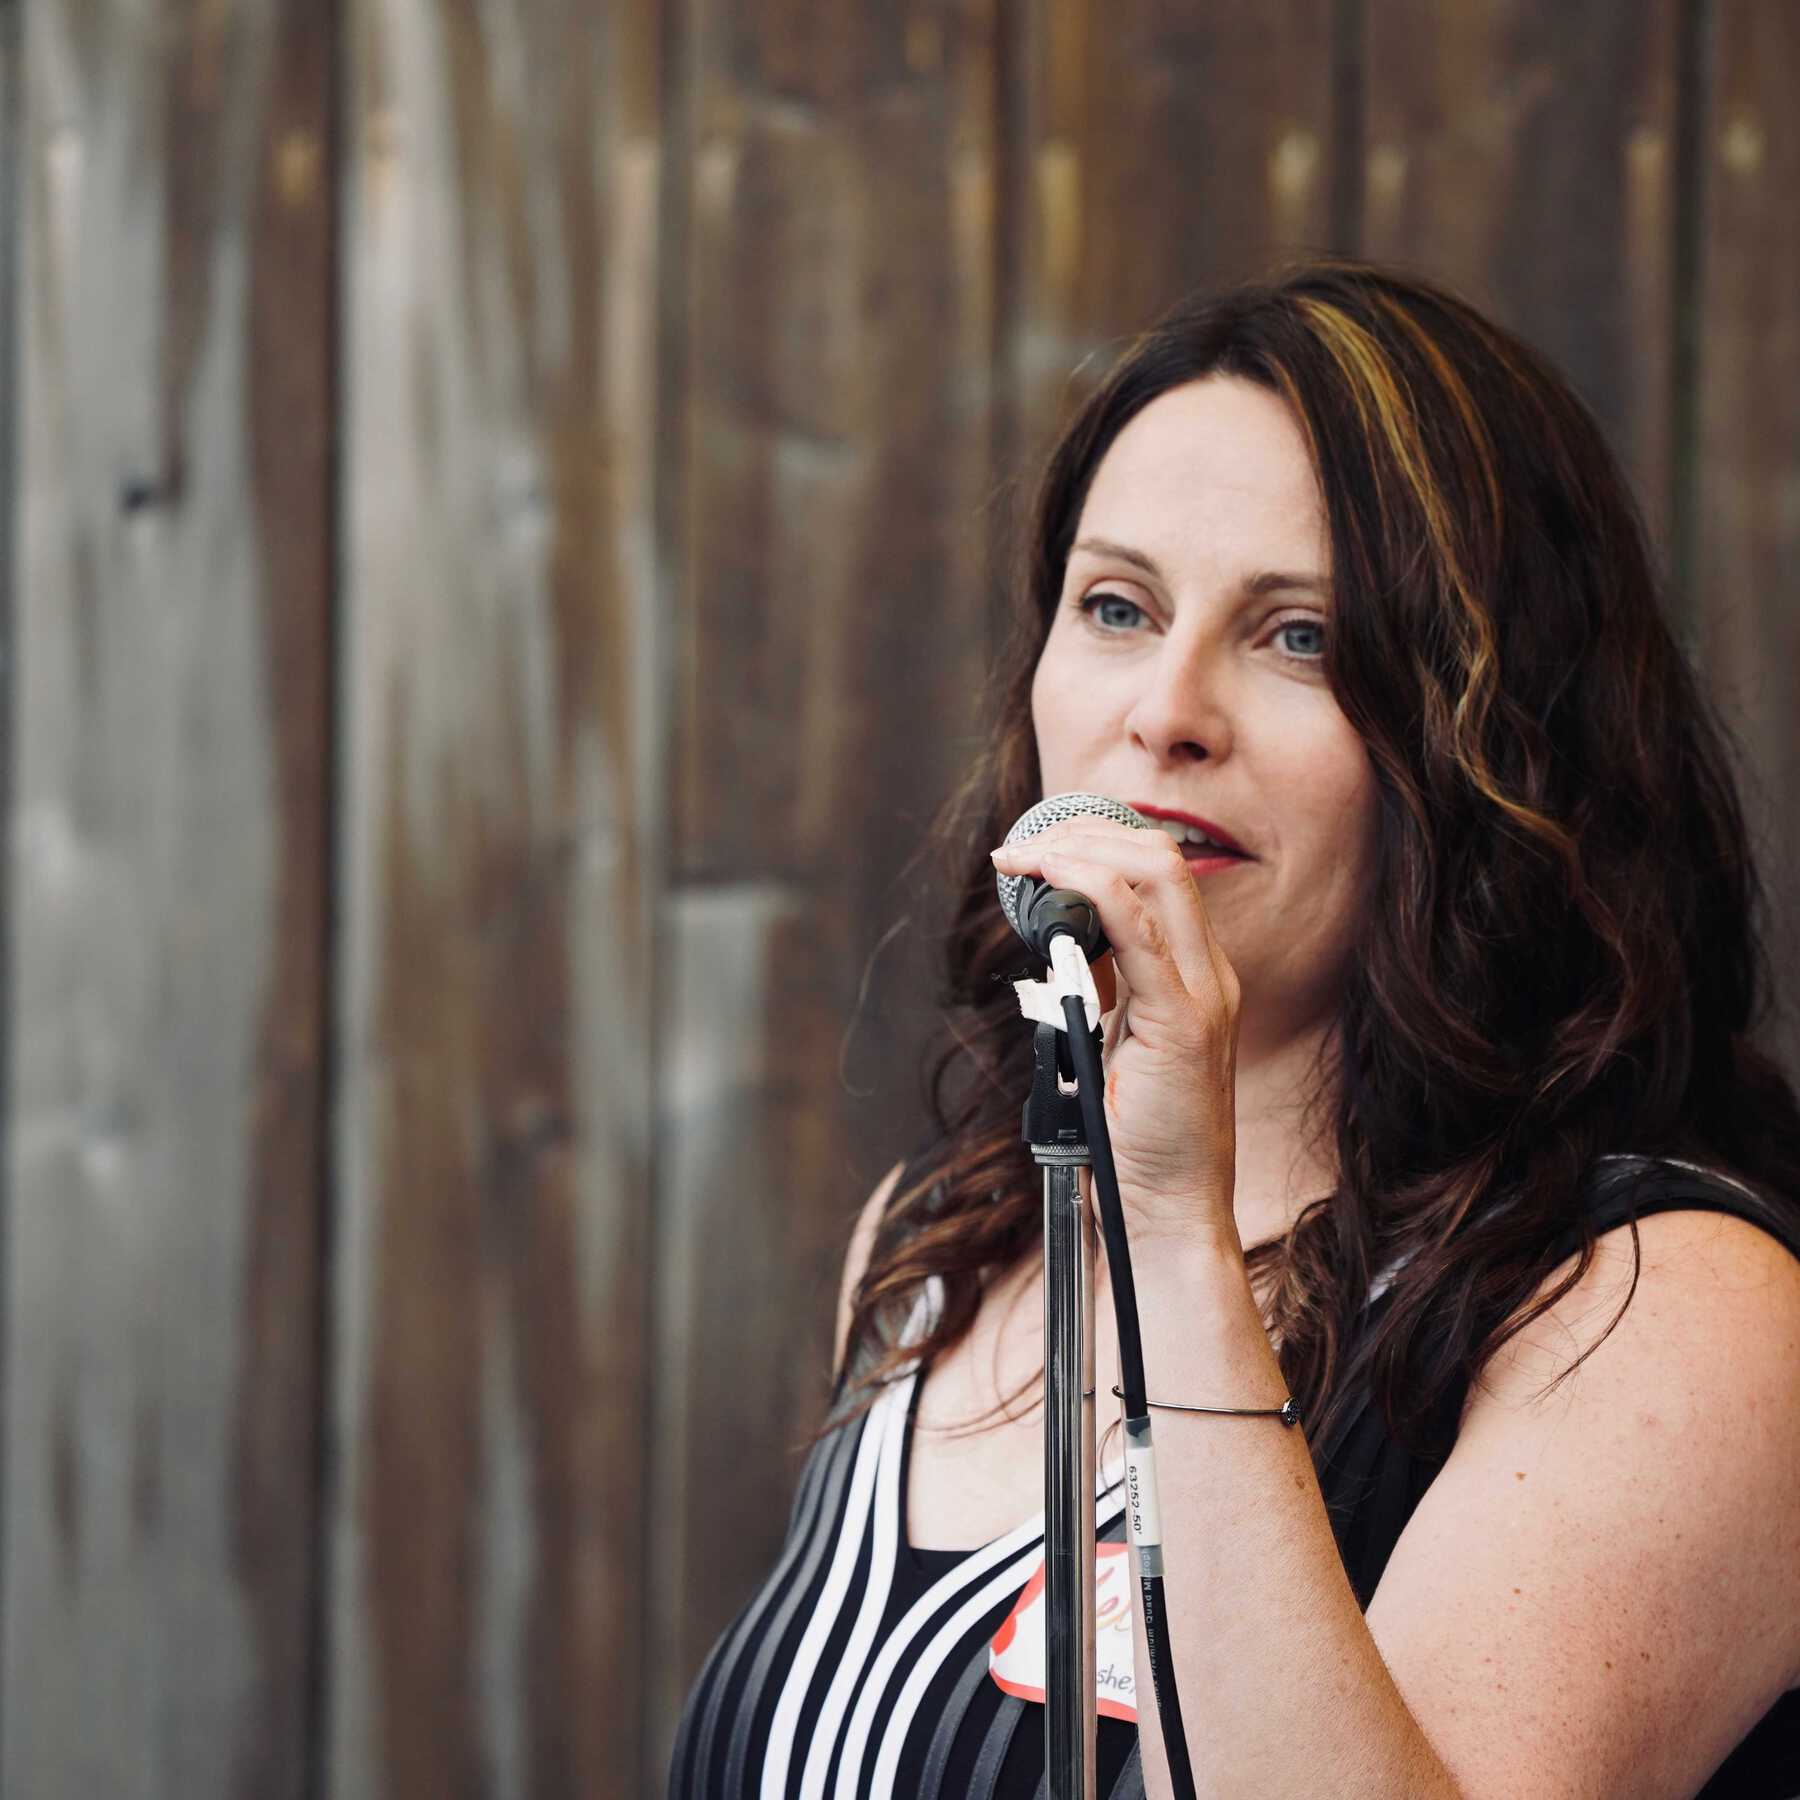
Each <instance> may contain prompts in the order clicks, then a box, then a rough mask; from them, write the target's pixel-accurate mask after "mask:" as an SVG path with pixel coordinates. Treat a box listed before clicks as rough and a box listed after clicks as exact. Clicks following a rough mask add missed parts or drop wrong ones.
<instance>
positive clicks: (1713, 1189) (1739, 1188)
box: [1556, 1156, 1800, 1261]
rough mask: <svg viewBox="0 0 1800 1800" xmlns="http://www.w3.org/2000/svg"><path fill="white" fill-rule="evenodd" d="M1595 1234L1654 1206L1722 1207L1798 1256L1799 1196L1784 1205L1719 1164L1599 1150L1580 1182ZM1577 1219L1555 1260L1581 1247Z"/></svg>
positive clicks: (1709, 1209) (1710, 1209)
mask: <svg viewBox="0 0 1800 1800" xmlns="http://www.w3.org/2000/svg"><path fill="white" fill-rule="evenodd" d="M1582 1196H1583V1201H1584V1218H1585V1222H1586V1224H1587V1225H1588V1226H1589V1227H1590V1228H1591V1229H1592V1231H1593V1232H1594V1234H1595V1235H1596V1236H1599V1235H1600V1234H1601V1233H1603V1232H1607V1231H1613V1230H1616V1229H1617V1228H1618V1227H1620V1226H1622V1225H1626V1224H1628V1223H1630V1222H1631V1221H1632V1220H1634V1219H1644V1218H1648V1217H1649V1216H1650V1215H1651V1214H1652V1213H1659V1212H1721V1213H1731V1214H1734V1215H1735V1216H1736V1217H1738V1218H1740V1219H1748V1220H1749V1221H1750V1222H1751V1223H1752V1224H1753V1225H1757V1226H1760V1227H1761V1228H1762V1229H1763V1230H1764V1231H1766V1232H1768V1233H1769V1235H1770V1236H1771V1237H1773V1238H1775V1239H1776V1240H1777V1241H1778V1242H1779V1243H1781V1244H1783V1245H1785V1246H1786V1247H1787V1248H1788V1249H1789V1250H1790V1251H1792V1252H1793V1254H1794V1255H1795V1256H1797V1257H1800V1200H1797V1201H1794V1202H1790V1203H1789V1204H1787V1205H1783V1204H1781V1203H1780V1202H1778V1201H1777V1200H1776V1199H1775V1198H1774V1197H1773V1196H1771V1195H1770V1194H1768V1193H1765V1192H1763V1191H1762V1190H1760V1189H1758V1188H1755V1187H1752V1186H1750V1185H1749V1184H1748V1183H1746V1182H1744V1181H1742V1180H1741V1179H1740V1178H1738V1177H1737V1176H1735V1175H1730V1174H1727V1173H1726V1172H1725V1171H1724V1170H1722V1169H1713V1168H1707V1167H1704V1166H1702V1165H1700V1164H1698V1163H1691V1162H1686V1161H1683V1160H1680V1159H1678V1158H1675V1157H1668V1156H1603V1157H1601V1158H1600V1160H1599V1162H1598V1163H1597V1164H1596V1165H1595V1167H1594V1169H1593V1171H1592V1173H1591V1174H1590V1176H1589V1178H1588V1181H1587V1182H1586V1184H1585V1185H1584V1187H1583V1190H1582ZM1582 1223H1583V1221H1582V1220H1576V1221H1574V1222H1572V1223H1571V1224H1570V1225H1569V1227H1568V1228H1567V1229H1566V1230H1565V1231H1564V1232H1563V1234H1562V1236H1561V1237H1560V1238H1559V1239H1558V1241H1557V1244H1556V1249H1557V1253H1558V1260H1559V1261H1560V1260H1565V1259H1567V1258H1568V1257H1571V1256H1573V1255H1575V1254H1576V1252H1577V1251H1578V1250H1579V1249H1580V1248H1581V1239H1582Z"/></svg>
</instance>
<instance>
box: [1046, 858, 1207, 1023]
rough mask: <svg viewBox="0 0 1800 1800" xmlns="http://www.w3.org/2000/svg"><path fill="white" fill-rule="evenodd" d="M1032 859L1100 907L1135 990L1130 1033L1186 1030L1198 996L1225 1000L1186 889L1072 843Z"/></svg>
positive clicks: (1052, 879) (1056, 882) (1121, 968)
mask: <svg viewBox="0 0 1800 1800" xmlns="http://www.w3.org/2000/svg"><path fill="white" fill-rule="evenodd" d="M1036 861H1037V872H1038V873H1040V874H1041V875H1042V876H1043V878H1044V880H1046V881H1048V882H1049V883H1051V885H1052V886H1055V887H1068V888H1073V889H1075V890H1076V892H1078V893H1080V894H1082V895H1084V896H1085V897H1086V898H1087V899H1088V900H1090V901H1091V902H1092V903H1093V905H1094V908H1095V910H1096V911H1097V912H1098V913H1099V915H1100V923H1101V925H1102V926H1103V927H1104V928H1105V931H1106V935H1107V937H1108V938H1109V939H1110V940H1111V943H1112V947H1113V955H1114V958H1115V960H1116V962H1117V964H1118V968H1119V972H1120V973H1121V975H1122V976H1123V977H1124V978H1125V980H1126V981H1128V982H1129V983H1130V988H1131V992H1132V995H1133V996H1134V999H1133V1006H1132V1031H1133V1033H1134V1035H1136V1036H1138V1037H1140V1038H1144V1039H1146V1041H1149V1040H1150V1039H1152V1038H1154V1037H1156V1036H1158V1035H1160V1032H1159V1030H1158V1027H1162V1028H1166V1029H1168V1030H1171V1031H1174V1032H1176V1033H1178V1034H1180V1035H1182V1036H1184V1037H1185V1036H1186V1035H1187V1034H1188V1033H1189V1031H1191V1028H1192V1023H1193V1009H1194V1005H1195V1002H1196V1001H1199V1002H1200V1003H1201V1005H1202V1007H1203V1008H1204V1009H1205V1010H1207V1011H1208V1012H1214V1011H1219V1010H1223V1009H1224V1008H1225V1006H1226V1004H1227V1002H1226V996H1225V990H1224V984H1223V982H1222V981H1221V980H1220V979H1219V976H1218V973H1217V971H1216V969H1215V968H1214V965H1213V962H1212V959H1211V957H1210V956H1209V954H1208V952H1207V948H1206V942H1205V935H1204V933H1203V932H1201V931H1199V930H1197V929H1196V927H1195V924H1194V917H1193V911H1192V908H1193V907H1194V905H1195V901H1194V900H1193V898H1192V897H1191V896H1181V895H1180V894H1179V892H1178V891H1176V890H1174V889H1173V886H1172V884H1171V883H1169V882H1167V881H1166V880H1151V879H1149V878H1148V877H1144V878H1142V880H1143V885H1142V887H1141V888H1140V887H1139V886H1138V885H1137V884H1135V883H1134V882H1133V880H1132V878H1131V876H1130V874H1129V873H1127V872H1125V871H1122V870H1121V869H1119V868H1117V867H1115V866H1111V865H1109V864H1106V863H1102V862H1099V861H1091V860H1089V859H1087V858H1085V857H1082V856H1077V855H1075V854H1074V853H1073V852H1072V851H1070V850H1057V849H1052V850H1051V851H1049V852H1048V853H1047V854H1044V855H1042V856H1040V857H1038V858H1037V859H1036ZM1178 943H1179V945H1180V948H1179V950H1178V947H1177V946H1178Z"/></svg>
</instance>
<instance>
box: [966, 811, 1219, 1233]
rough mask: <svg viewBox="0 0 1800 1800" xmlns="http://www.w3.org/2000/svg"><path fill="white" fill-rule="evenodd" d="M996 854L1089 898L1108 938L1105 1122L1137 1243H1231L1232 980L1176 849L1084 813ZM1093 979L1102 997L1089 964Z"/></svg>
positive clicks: (1009, 867)
mask: <svg viewBox="0 0 1800 1800" xmlns="http://www.w3.org/2000/svg"><path fill="white" fill-rule="evenodd" d="M993 857H994V866H995V868H996V869H998V870H999V871H1000V872H1001V873H1002V874H1006V875H1039V876H1042V877H1043V879H1044V880H1045V881H1047V882H1049V883H1050V884H1051V885H1052V886H1053V887H1067V888H1073V889H1074V890H1075V891H1076V892H1077V893H1079V894H1083V895H1085V896H1086V897H1087V898H1088V899H1089V900H1091V901H1092V902H1093V903H1094V906H1095V908H1096V909H1097V911H1098V912H1099V914H1100V922H1101V924H1102V925H1103V926H1104V927H1105V929H1106V935H1107V937H1108V938H1109V939H1110V940H1111V942H1112V946H1113V961H1114V964H1115V967H1116V972H1117V991H1116V995H1115V998H1114V1003H1113V1005H1112V1006H1111V1008H1110V1009H1109V1010H1108V1012H1107V1013H1106V1014H1105V1016H1104V1020H1103V1025H1104V1029H1105V1040H1104V1041H1105V1055H1106V1122H1107V1128H1108V1130H1109V1131H1110V1132H1111V1134H1112V1148H1113V1160H1114V1162H1115V1163H1116V1164H1117V1165H1118V1171H1119V1197H1120V1200H1121V1201H1122V1202H1123V1204H1124V1207H1125V1211H1126V1214H1127V1216H1128V1219H1129V1221H1130V1226H1131V1232H1132V1237H1133V1240H1134V1241H1136V1240H1137V1239H1138V1238H1140V1237H1141V1236H1149V1237H1164V1238H1174V1239H1188V1238H1192V1237H1194V1236H1196V1235H1214V1236H1216V1235H1217V1234H1218V1233H1220V1232H1223V1233H1224V1234H1225V1240H1226V1241H1227V1242H1236V1234H1237V1224H1236V1220H1235V1217H1234V1215H1233V1212H1232V1199H1233V1185H1234V1180H1233V1178H1234V1173H1235V1168H1236V1155H1237V1029H1238V1000H1239V992H1238V979H1237V974H1236V972H1235V971H1234V970H1233V968H1232V966H1231V964H1230V963H1229V962H1228V961H1226V958H1225V952H1224V951H1223V950H1221V949H1220V948H1219V941H1218V939H1217V938H1216V937H1214V935H1213V928H1212V921H1211V920H1210V919H1209V918H1208V917H1207V915H1206V907H1205V905H1204V904H1203V903H1202V901H1201V898H1200V892H1199V889H1198V888H1197V887H1196V885H1195V883H1194V878H1193V876H1192V875H1190V874H1189V873H1188V867H1187V863H1186V862H1185V861H1184V860H1183V858H1182V854H1181V850H1180V847H1179V846H1178V845H1177V844H1176V843H1175V841H1174V839H1173V838H1171V837H1169V836H1168V834H1167V833H1166V832H1161V831H1144V830H1140V829H1139V828H1137V827H1136V826H1131V825H1120V824H1117V823H1115V822H1114V821H1112V820H1110V819H1095V818H1086V817H1083V818H1075V819H1065V820H1062V821H1060V822H1059V823H1057V824H1055V825H1051V826H1049V827H1048V828H1047V829H1045V830H1044V831H1041V832H1039V833H1038V834H1037V835H1036V836H1035V837H1031V838H1027V839H1025V840H1024V841H1023V842H1021V843H1017V844H1008V845H1003V846H1002V847H1001V848H1000V849H998V850H996V851H994V853H993ZM1096 980H1097V982H1098V985H1099V986H1100V989H1101V993H1102V996H1103V997H1104V995H1105V982H1104V980H1103V979H1101V971H1100V970H1098V969H1097V970H1096Z"/></svg>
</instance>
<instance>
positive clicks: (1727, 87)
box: [1696, 0, 1800, 1081]
mask: <svg viewBox="0 0 1800 1800" xmlns="http://www.w3.org/2000/svg"><path fill="white" fill-rule="evenodd" d="M1714 16H1715V24H1714V31H1715V42H1714V47H1713V56H1712V59H1711V69H1712V76H1713V88H1712V92H1711V94H1710V95H1709V96H1708V104H1707V105H1706V107H1705V108H1704V112H1703V117H1704V119H1705V128H1704V132H1703V136H1702V143H1703V147H1704V162H1703V166H1702V169H1701V171H1700V173H1701V176H1702V178H1703V180H1704V184H1705V185H1704V188H1703V198H1702V208H1701V217H1702V219H1703V220H1704V222H1705V238H1704V251H1703V261H1702V274H1701V296H1702V299H1701V308H1702V310H1701V321H1702V333H1701V340H1700V368H1699V376H1700V406H1699V418H1700V428H1701V438H1700V456H1699V465H1700V483H1701V504H1700V508H1699V520H1700V538H1699V555H1698V557H1697V558H1696V570H1697V579H1698V587H1699V595H1698V598H1699V607H1700V660H1701V664H1702V667H1703V668H1704V670H1705V672H1706V675H1707V678H1708V682H1709V685H1710V686H1711V687H1712V690H1713V692H1714V693H1715V694H1716V696H1717V697H1718V699H1719V701H1720V704H1721V706H1722V707H1723V708H1724V710H1725V713H1726V716H1727V718H1728V719H1729V721H1730V722H1731V724H1732V726H1733V729H1734V730H1735V731H1736V732H1737V733H1738V735H1739V738H1740V740H1741V742H1742V745H1743V749H1744V751H1745V753H1746V756H1747V767H1746V770H1745V775H1746V790H1747V791H1746V799H1747V803H1748V807H1749V812H1750V819H1751V826H1752V830H1753V832H1754V833H1755V836H1756V839H1757V842H1758V846H1759V849H1760V850H1761V853H1762V858H1763V876H1764V880H1765V882H1766V884H1767V888H1768V900H1769V905H1768V920H1769V924H1770V927H1771V932H1772V945H1771V947H1772V950H1773V952H1774V958H1775V964H1776V974H1777V978H1778V982H1779V994H1780V1001H1781V1005H1782V1012H1781V1015H1780V1016H1779V1017H1778V1018H1777V1020H1776V1021H1775V1022H1774V1029H1773V1031H1772V1032H1771V1034H1770V1042H1771V1047H1773V1048H1774V1049H1776V1050H1777V1051H1778V1053H1779V1054H1781V1055H1782V1057H1783V1058H1784V1060H1785V1062H1786V1065H1787V1068H1788V1071H1789V1073H1790V1076H1791V1077H1792V1078H1793V1079H1795V1080H1797V1081H1800V813H1797V812H1796V808H1795V805H1794V796H1795V794H1796V793H1800V504H1797V499H1800V415H1797V414H1796V411H1795V406H1794V396H1795V395H1796V393H1800V231H1797V230H1796V229H1795V225H1794V195H1795V193H1796V192H1800V118H1797V117H1796V114H1795V109H1794V100H1793V96H1794V92H1795V88H1796V84H1797V83H1800V16H1796V14H1795V13H1794V11H1793V10H1792V9H1791V8H1787V7H1768V6H1758V5H1756V4H1754V3H1753V0H1720V3H1719V4H1718V5H1717V6H1716V7H1715V9H1714Z"/></svg>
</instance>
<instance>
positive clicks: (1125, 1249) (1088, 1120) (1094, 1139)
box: [1058, 933, 1194, 1800]
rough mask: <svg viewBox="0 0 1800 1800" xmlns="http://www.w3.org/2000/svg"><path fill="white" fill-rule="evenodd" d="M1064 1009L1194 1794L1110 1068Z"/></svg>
mask: <svg viewBox="0 0 1800 1800" xmlns="http://www.w3.org/2000/svg"><path fill="white" fill-rule="evenodd" d="M1058 935H1060V933H1058ZM1069 935H1071V936H1073V935H1074V934H1073V933H1070V934H1069ZM1062 1009H1063V1018H1064V1020H1065V1021H1066V1022H1067V1025H1068V1031H1069V1055H1070V1058H1071V1060H1072V1061H1073V1062H1074V1064H1075V1080H1076V1084H1077V1087H1078V1088H1079V1090H1080V1091H1079V1099H1080V1102H1081V1122H1082V1128H1083V1129H1084V1130H1085V1132H1086V1133H1087V1143H1088V1154H1089V1156H1091V1157H1092V1158H1093V1167H1094V1210H1095V1212H1096V1214H1097V1215H1098V1223H1099V1226H1100V1235H1101V1237H1102V1239H1103V1240H1104V1241H1105V1244H1106V1273H1107V1277H1108V1279H1109V1280H1110V1282H1111V1284H1112V1297H1113V1314H1114V1317H1115V1319H1116V1321H1117V1323H1118V1328H1119V1390H1120V1392H1121V1393H1122V1394H1123V1396H1124V1400H1125V1491H1126V1503H1127V1505H1128V1506H1129V1507H1130V1510H1131V1537H1132V1543H1133V1545H1134V1547H1135V1551H1136V1557H1137V1570H1138V1589H1139V1592H1140V1593H1141V1594H1142V1595H1143V1600H1144V1647H1145V1649H1146V1651H1147V1652H1148V1653H1149V1657H1150V1679H1151V1682H1152V1684H1153V1686H1154V1689H1155V1693H1156V1716H1157V1718H1158V1720H1159V1721H1160V1722H1161V1725H1162V1738H1163V1751H1164V1754H1165V1755H1166V1756H1167V1757H1168V1762H1169V1779H1170V1781H1171V1782H1172V1783H1173V1785H1174V1788H1175V1795H1176V1800H1194V1769H1193V1764H1192V1763H1191V1762H1190V1761H1189V1760H1188V1745H1187V1732H1186V1730H1185V1728H1184V1727H1183V1725H1182V1722H1181V1694H1180V1692H1179V1690H1178V1689H1177V1688H1176V1685H1175V1654H1174V1650H1173V1648H1172V1647H1171V1645H1170V1643H1169V1626H1168V1619H1167V1616H1166V1611H1165V1608H1164V1605H1163V1554H1162V1522H1161V1520H1160V1519H1159V1518H1158V1516H1157V1514H1158V1507H1157V1498H1156V1455H1155V1450H1154V1447H1153V1445H1152V1443H1151V1437H1150V1406H1149V1402H1148V1400H1147V1399H1146V1398H1145V1396H1146V1394H1147V1392H1148V1389H1147V1387H1146V1385H1145V1381H1144V1341H1143V1336H1142V1332H1141V1330H1140V1328H1139V1325H1138V1306H1137V1284H1136V1282H1135V1281H1134V1280H1133V1279H1132V1274H1131V1243H1130V1240H1129V1239H1128V1238H1127V1237H1126V1235H1125V1209H1124V1207H1123V1206H1122V1205H1121V1203H1120V1200H1119V1172H1118V1170H1117V1169H1116V1168H1115V1167H1114V1165H1113V1153H1112V1136H1111V1134H1110V1133H1109V1132H1108V1131H1107V1129H1106V1076H1105V1074H1104V1072H1103V1071H1102V1069H1101V1066H1100V1052H1099V1050H1098V1049H1097V1048H1096V1047H1095V1044H1094V1039H1093V1036H1092V1033H1091V1032H1090V1030H1089V1027H1088V1022H1087V1007H1086V1005H1085V1003H1084V1002H1083V1000H1082V997H1081V996H1080V995H1079V994H1065V995H1064V996H1063V1003H1062Z"/></svg>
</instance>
